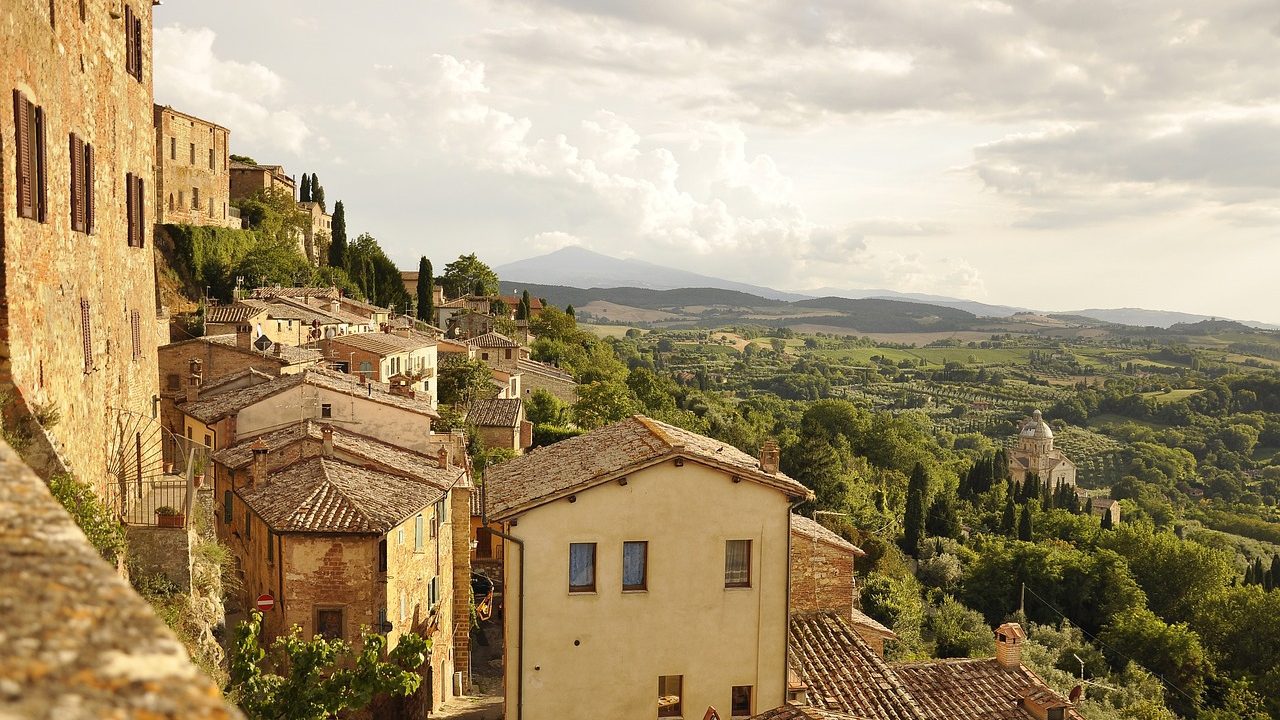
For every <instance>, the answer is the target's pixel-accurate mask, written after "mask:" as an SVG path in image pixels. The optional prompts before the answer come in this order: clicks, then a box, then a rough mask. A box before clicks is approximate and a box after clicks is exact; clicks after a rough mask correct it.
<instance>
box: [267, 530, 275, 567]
mask: <svg viewBox="0 0 1280 720" xmlns="http://www.w3.org/2000/svg"><path fill="white" fill-rule="evenodd" d="M275 539H276V534H275V533H274V532H272V531H271V530H267V562H269V563H273V562H275V561H276V544H275Z"/></svg>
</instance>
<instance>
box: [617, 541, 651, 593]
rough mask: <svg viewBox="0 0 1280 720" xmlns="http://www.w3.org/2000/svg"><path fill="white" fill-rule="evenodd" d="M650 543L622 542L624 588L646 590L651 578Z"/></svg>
mask: <svg viewBox="0 0 1280 720" xmlns="http://www.w3.org/2000/svg"><path fill="white" fill-rule="evenodd" d="M648 566H649V543H648V542H644V541H636V542H624V543H622V589H623V590H644V589H646V588H647V587H648V580H649V567H648Z"/></svg>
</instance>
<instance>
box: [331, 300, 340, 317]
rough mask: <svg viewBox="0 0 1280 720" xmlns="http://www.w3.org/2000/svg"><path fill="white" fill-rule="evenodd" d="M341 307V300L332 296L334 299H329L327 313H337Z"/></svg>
mask: <svg viewBox="0 0 1280 720" xmlns="http://www.w3.org/2000/svg"><path fill="white" fill-rule="evenodd" d="M341 307H342V303H341V302H338V299H337V298H334V299H332V300H330V301H329V313H330V314H333V315H337V314H338V310H339V309H340V308H341Z"/></svg>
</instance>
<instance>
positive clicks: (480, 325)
mask: <svg viewBox="0 0 1280 720" xmlns="http://www.w3.org/2000/svg"><path fill="white" fill-rule="evenodd" d="M439 314H440V325H441V326H442V327H444V328H445V332H447V333H448V334H449V337H454V338H459V339H462V340H466V339H467V338H473V337H477V336H479V335H484V334H486V333H491V332H493V330H494V328H495V327H496V325H497V324H496V322H495V319H494V317H493V316H492V315H490V314H488V313H482V312H477V311H475V310H467V309H465V308H464V309H462V310H458V311H456V312H455V311H453V309H451V308H441V309H440V311H439Z"/></svg>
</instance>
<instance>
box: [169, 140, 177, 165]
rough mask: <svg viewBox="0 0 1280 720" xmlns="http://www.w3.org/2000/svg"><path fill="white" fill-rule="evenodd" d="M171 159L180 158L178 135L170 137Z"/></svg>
mask: <svg viewBox="0 0 1280 720" xmlns="http://www.w3.org/2000/svg"><path fill="white" fill-rule="evenodd" d="M169 159H170V160H177V159H178V138H176V137H171V138H169Z"/></svg>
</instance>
